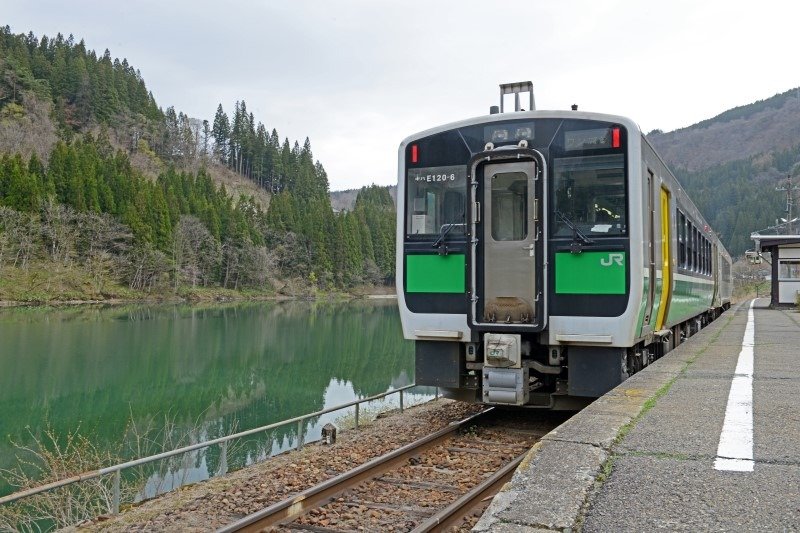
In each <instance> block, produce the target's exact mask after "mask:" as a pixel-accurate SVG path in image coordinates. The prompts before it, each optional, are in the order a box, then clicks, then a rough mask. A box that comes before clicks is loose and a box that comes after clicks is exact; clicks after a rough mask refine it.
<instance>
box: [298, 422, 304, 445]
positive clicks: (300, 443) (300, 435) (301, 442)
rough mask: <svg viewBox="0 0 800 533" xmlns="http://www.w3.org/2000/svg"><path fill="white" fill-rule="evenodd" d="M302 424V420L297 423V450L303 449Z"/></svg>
mask: <svg viewBox="0 0 800 533" xmlns="http://www.w3.org/2000/svg"><path fill="white" fill-rule="evenodd" d="M303 422H304V420H298V421H297V449H298V450H302V449H303Z"/></svg>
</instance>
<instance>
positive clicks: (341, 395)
mask: <svg viewBox="0 0 800 533" xmlns="http://www.w3.org/2000/svg"><path fill="white" fill-rule="evenodd" d="M413 359H414V356H413V345H412V343H410V342H408V341H405V340H403V338H402V331H401V329H400V320H399V315H398V312H397V305H396V302H395V301H394V300H388V301H356V302H346V303H331V302H282V303H276V302H259V303H245V304H231V305H215V306H204V307H193V306H187V305H160V306H153V305H125V306H81V307H75V308H34V307H31V308H12V309H3V310H0V369H1V370H0V468H2V469H8V468H12V467H14V466H16V465H17V456H18V455H19V456H21V457H26V454H25V453H24V452H21V451H20V450H19V446H32V445H34V444H35V439H39V440H47V436H46V433H47V432H50V433H51V434H52V435H54V436H55V438H56V439H57V440H58V441H59V442H60V443H61V446H62V447H63V446H65V445H66V442H67V436H68V435H69V434H71V433H72V434H76V433H77V434H79V435H80V436H82V437H85V438H86V439H87V441H88V442H90V443H91V445H92V446H94V447H96V449H97V452H98V453H99V454H100V455H103V454H110V455H111V456H113V458H119V459H128V458H131V457H135V456H140V455H143V454H149V453H155V452H158V451H161V449H163V448H167V449H172V448H174V447H177V446H178V445H184V444H188V443H193V442H197V441H198V440H206V439H211V438H214V437H217V436H222V435H225V434H229V433H231V432H234V431H240V430H244V429H249V428H253V427H258V426H262V425H266V424H269V423H272V422H276V421H280V420H285V419H288V418H291V417H294V416H298V415H302V414H306V413H310V412H314V411H318V410H321V409H325V408H328V407H331V406H334V405H339V404H342V403H345V402H348V401H350V400H353V399H355V398H363V397H367V396H371V395H375V394H378V393H381V392H384V391H387V390H391V389H394V388H398V387H401V386H404V385H407V384H409V383H412V382H413V379H414V366H413V365H414V362H413ZM428 392H429V391H424V390H423V391H420V395H419V396H418V397H417V399H420V398H424V397H425V395H426V394H427V393H428ZM395 397H396V395H395ZM393 401H397V400H393ZM341 416H342V415H341V414H335V415H327V416H326V417H323V418H322V419H317V420H312V421H309V423H308V424H307V425H306V427H305V431H306V432H307V433H308V437H307V440H308V439H311V438H314V437H317V436H318V435H319V431H320V428H321V426H322V424H324V423H326V422H327V421H331V420H339V421H342V419H341V418H340V417H341ZM296 432H297V428H296V426H295V425H291V426H288V427H285V428H282V429H279V430H275V431H274V432H272V433H271V434H269V435H264V436H262V437H250V438H247V439H241V440H240V441H234V443H232V446H231V448H230V450H229V456H228V461H227V462H228V464H227V468H228V469H235V468H239V467H241V466H243V465H246V464H250V463H252V462H254V461H256V460H260V459H263V458H265V457H267V456H269V455H271V454H274V453H277V452H280V451H283V450H285V449H288V448H290V447H292V446H293V445H294V444H295V442H296V437H297V435H296ZM73 442H74V439H73ZM27 458H30V457H29V456H27ZM220 463H221V461H220V448H219V447H218V446H213V447H210V448H207V449H205V450H202V451H200V452H195V453H192V454H187V455H186V456H185V457H183V458H182V459H181V460H180V461H177V462H176V461H171V462H166V461H164V462H162V463H160V464H156V465H154V466H152V467H150V468H149V469H147V470H145V471H142V472H140V473H139V475H140V476H141V480H140V481H141V482H140V491H139V493H138V495H137V496H136V499H141V498H142V497H150V496H153V495H155V494H157V493H160V492H163V491H165V490H169V489H171V488H174V487H175V486H177V485H180V484H182V483H187V482H194V481H199V480H202V479H206V478H208V477H209V476H211V475H213V474H214V473H215V472H220V471H221V470H224V469H226V465H224V464H220ZM98 466H99V465H98ZM12 490H13V489H12V487H10V486H9V485H8V484H6V483H5V482H3V481H0V494H7V493H9V492H12Z"/></svg>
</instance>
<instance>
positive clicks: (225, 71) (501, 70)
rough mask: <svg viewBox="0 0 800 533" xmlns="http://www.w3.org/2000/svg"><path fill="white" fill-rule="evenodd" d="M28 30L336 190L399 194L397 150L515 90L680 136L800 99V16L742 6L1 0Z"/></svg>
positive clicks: (5, 20)
mask: <svg viewBox="0 0 800 533" xmlns="http://www.w3.org/2000/svg"><path fill="white" fill-rule="evenodd" d="M0 13H2V15H0V24H3V25H5V24H8V25H10V26H11V29H12V31H14V32H15V33H27V32H28V31H33V32H34V33H35V34H36V35H37V36H39V37H40V36H41V35H42V34H47V35H55V34H56V33H57V32H62V33H63V34H64V35H65V36H66V35H68V34H70V33H72V34H74V35H75V37H76V39H81V38H83V39H85V41H86V44H87V46H88V47H90V48H93V49H96V50H98V51H99V52H100V53H102V51H103V50H104V49H105V48H109V49H110V50H111V54H112V56H113V57H120V58H122V57H126V58H127V59H128V61H129V62H130V63H131V64H132V65H133V66H134V67H136V68H138V69H139V70H140V71H141V73H142V75H143V77H144V79H145V82H146V83H147V85H148V87H149V88H150V90H151V91H152V92H153V95H154V96H155V98H156V101H157V102H158V103H159V105H161V106H162V107H163V108H166V107H167V106H170V105H174V106H175V108H176V109H177V110H182V111H183V112H185V113H187V114H189V115H190V116H193V117H196V118H200V119H203V118H206V119H209V120H212V119H213V116H214V112H215V110H216V107H217V104H218V103H222V105H223V107H224V108H225V110H226V111H227V112H228V114H229V115H231V114H232V110H233V105H234V102H235V101H236V100H242V99H243V100H245V101H246V102H247V105H248V109H249V110H250V111H252V112H253V113H254V114H255V117H256V120H257V121H261V122H263V123H264V124H265V125H266V126H267V127H268V128H269V129H272V128H276V129H277V130H278V133H279V134H280V136H281V138H283V137H289V139H290V140H291V141H292V142H293V141H294V140H300V142H301V144H302V141H303V139H304V138H305V137H306V136H308V137H309V138H310V139H311V146H312V149H313V151H314V156H315V158H317V159H319V160H320V161H321V162H322V164H323V165H324V166H325V168H326V169H327V171H328V176H329V179H330V182H331V189H332V190H340V189H347V188H353V187H360V186H362V185H367V184H369V183H373V182H374V183H378V184H390V183H394V182H395V181H396V174H397V171H396V165H397V146H398V144H399V143H400V141H401V140H402V139H403V138H404V137H406V136H408V135H410V134H412V133H415V132H417V131H420V130H424V129H428V128H430V127H432V126H435V125H438V124H442V123H446V122H451V121H455V120H460V119H463V118H468V117H472V116H478V115H483V114H486V113H487V112H488V108H489V106H490V105H496V104H497V103H498V89H497V85H498V84H499V83H503V82H510V81H525V80H531V81H533V83H534V88H535V95H536V104H537V108H538V109H568V108H569V106H570V104H573V103H577V104H579V105H580V108H581V110H586V111H600V112H607V113H614V114H622V115H626V116H629V117H631V118H632V119H634V120H635V121H637V122H638V123H639V124H640V126H641V127H642V128H643V129H644V130H645V131H650V130H652V129H655V128H660V129H663V130H665V131H669V130H673V129H676V128H680V127H684V126H688V125H691V124H693V123H696V122H698V121H700V120H703V119H705V118H709V117H712V116H714V115H716V114H718V113H720V112H722V111H724V110H726V109H729V108H731V107H735V106H738V105H744V104H747V103H750V102H753V101H755V100H760V99H764V98H768V97H770V96H772V95H774V94H776V93H779V92H784V91H786V90H788V89H791V88H794V87H798V86H800V69H798V68H797V61H798V59H797V56H798V52H800V37H798V31H797V30H798V27H800V26H798V24H800V2H798V1H797V0H786V1H775V0H762V1H759V2H743V1H740V0H727V1H724V0H713V1H709V0H702V1H700V0H677V1H676V0H670V1H663V0H662V1H656V0H639V1H636V0H602V1H600V0H551V1H544V0H528V1H510V0H509V1H505V2H491V1H486V0H483V1H473V0H460V1H458V0H452V1H451V0H448V1H434V0H428V1H424V0H423V1H413V0H403V1H391V2H389V1H378V0H363V1H360V0H352V1H344V0H342V1H332V0H331V1H324V0H320V1H307V0H283V1H280V2H278V1H266V0H264V1H246V0H226V1H224V2H220V1H215V2H204V1H200V0H172V1H164V0H159V1H152V0H139V1H131V0H127V1H124V2H123V1H114V0H72V1H70V2H64V1H63V0H49V1H37V0H0Z"/></svg>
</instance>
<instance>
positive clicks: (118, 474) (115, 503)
mask: <svg viewBox="0 0 800 533" xmlns="http://www.w3.org/2000/svg"><path fill="white" fill-rule="evenodd" d="M121 482H122V471H121V470H119V469H117V470H114V499H113V500H112V502H111V513H112V514H119V490H120V484H121Z"/></svg>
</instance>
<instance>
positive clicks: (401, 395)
mask: <svg viewBox="0 0 800 533" xmlns="http://www.w3.org/2000/svg"><path fill="white" fill-rule="evenodd" d="M403 392H405V391H403V390H402V389H400V412H401V413H402V412H403Z"/></svg>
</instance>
